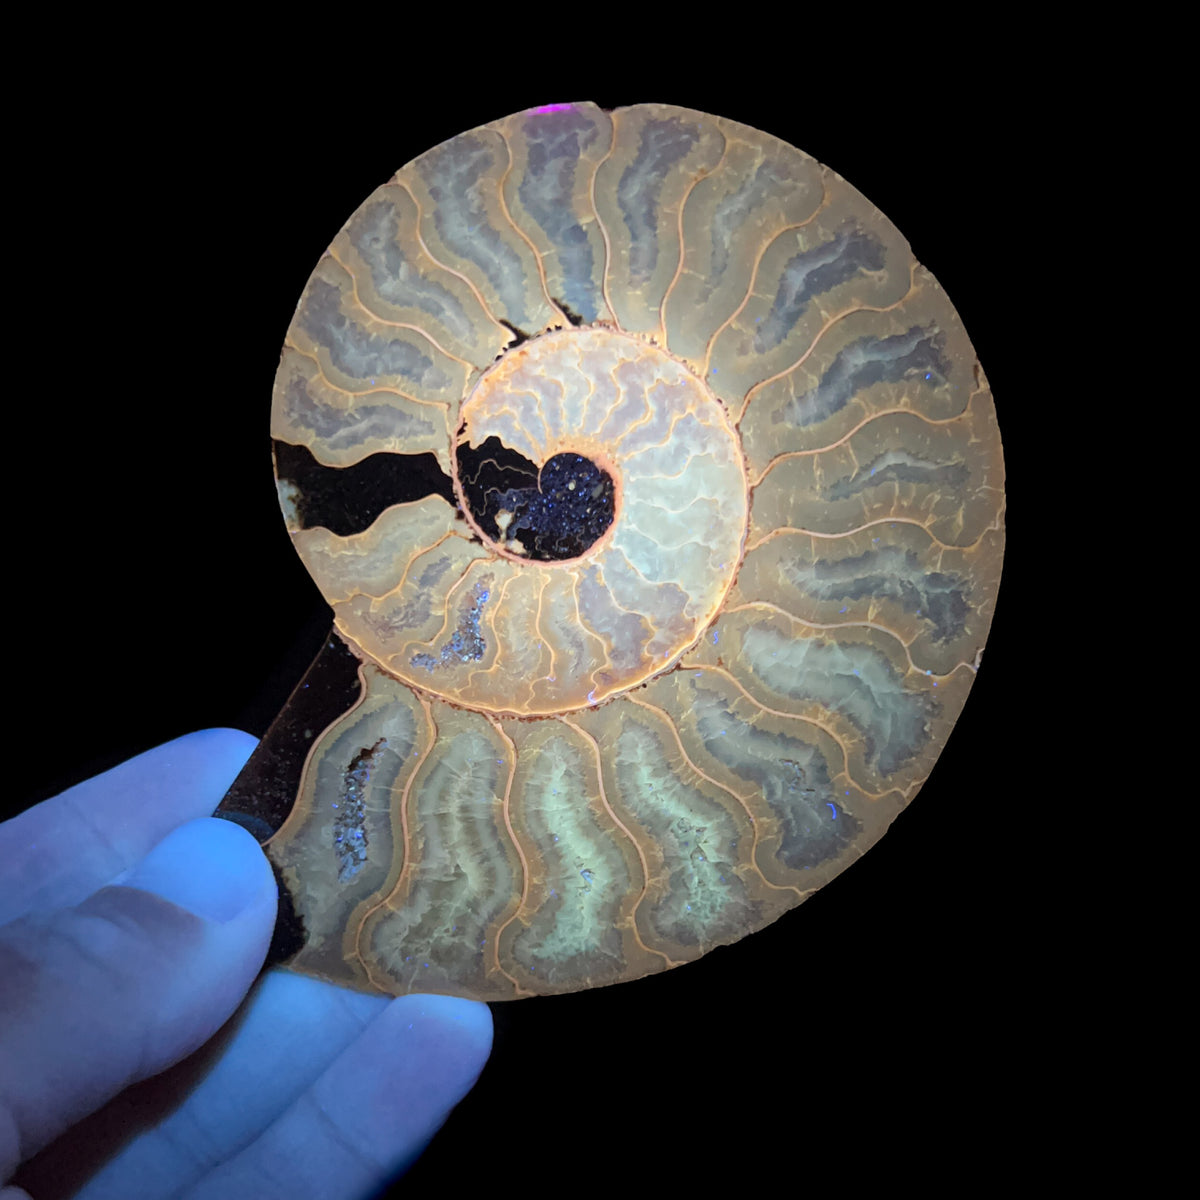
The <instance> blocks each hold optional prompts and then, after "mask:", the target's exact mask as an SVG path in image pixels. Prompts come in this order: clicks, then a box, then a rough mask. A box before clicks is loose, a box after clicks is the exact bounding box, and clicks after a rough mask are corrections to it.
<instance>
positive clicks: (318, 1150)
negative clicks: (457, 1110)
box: [186, 996, 492, 1200]
mask: <svg viewBox="0 0 1200 1200" xmlns="http://www.w3.org/2000/svg"><path fill="white" fill-rule="evenodd" d="M491 1045H492V1017H491V1013H490V1012H489V1011H488V1008H487V1005H485V1004H480V1003H478V1002H477V1001H472V1000H460V999H457V998H456V997H452V996H401V997H400V998H399V999H398V1000H394V1001H392V1003H391V1004H389V1005H388V1007H387V1008H386V1009H384V1011H383V1012H382V1013H381V1014H380V1015H379V1016H378V1017H377V1018H376V1019H375V1020H374V1021H372V1022H371V1024H370V1025H369V1026H368V1027H367V1029H366V1030H365V1031H364V1032H363V1033H362V1035H361V1036H360V1037H358V1038H357V1039H356V1040H355V1041H354V1042H353V1043H352V1044H351V1045H350V1046H349V1047H348V1048H347V1049H346V1051H345V1052H344V1053H343V1054H341V1055H340V1056H339V1057H338V1058H337V1059H336V1060H335V1061H334V1062H333V1064H332V1065H331V1066H330V1067H329V1068H328V1069H327V1070H326V1071H325V1072H324V1073H323V1074H322V1075H321V1077H320V1078H319V1079H318V1080H317V1081H316V1082H315V1083H314V1084H313V1086H312V1087H310V1088H308V1089H307V1090H306V1091H305V1092H303V1093H302V1094H301V1095H300V1096H299V1098H298V1099H297V1100H296V1101H295V1103H293V1104H292V1105H291V1107H290V1108H288V1109H287V1111H286V1112H285V1113H284V1114H283V1115H282V1116H281V1117H280V1118H279V1119H278V1120H277V1121H275V1122H274V1124H272V1125H271V1126H270V1128H269V1129H267V1130H266V1132H265V1133H263V1134H262V1136H261V1137H259V1138H258V1139H257V1140H256V1141H254V1142H253V1143H252V1144H251V1145H250V1146H248V1147H247V1148H246V1149H245V1150H243V1151H242V1152H241V1153H240V1154H238V1155H237V1156H236V1157H235V1158H233V1159H231V1160H230V1161H229V1162H227V1163H226V1164H225V1165H224V1166H222V1167H219V1168H218V1169H217V1170H215V1171H214V1172H212V1173H211V1174H210V1175H208V1176H207V1177H206V1178H205V1179H204V1180H203V1181H202V1182H201V1183H199V1184H197V1186H196V1187H195V1188H194V1189H192V1190H191V1191H190V1192H188V1193H186V1195H187V1197H188V1200H229V1198H230V1197H250V1196H253V1197H256V1198H261V1200H276V1198H278V1200H310V1198H311V1200H356V1198H357V1197H360V1196H364V1195H368V1194H370V1193H371V1192H372V1191H373V1190H374V1189H375V1188H377V1187H378V1186H379V1185H380V1184H381V1183H382V1182H384V1181H385V1180H386V1179H388V1178H390V1177H392V1176H394V1175H395V1174H397V1173H398V1172H399V1171H402V1170H403V1169H404V1168H405V1167H407V1166H409V1165H411V1163H412V1162H413V1161H414V1160H415V1159H416V1158H417V1156H418V1155H419V1154H420V1153H421V1151H422V1150H423V1149H424V1148H425V1147H426V1145H428V1143H429V1140H430V1139H431V1138H432V1137H433V1135H434V1134H435V1133H436V1132H437V1131H438V1129H439V1128H441V1126H442V1123H443V1122H444V1121H445V1119H446V1117H447V1116H449V1114H450V1110H451V1109H452V1108H453V1107H454V1106H455V1105H456V1104H457V1103H458V1102H459V1101H460V1100H461V1099H462V1098H463V1096H465V1095H466V1094H467V1092H468V1091H469V1090H470V1088H471V1085H472V1084H473V1083H474V1082H475V1080H476V1079H477V1078H478V1076H479V1073H480V1071H482V1070H483V1067H484V1064H485V1063H486V1062H487V1057H488V1054H489V1052H490V1050H491Z"/></svg>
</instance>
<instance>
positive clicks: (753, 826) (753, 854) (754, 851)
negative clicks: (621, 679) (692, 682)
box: [625, 695, 805, 899]
mask: <svg viewBox="0 0 1200 1200" xmlns="http://www.w3.org/2000/svg"><path fill="white" fill-rule="evenodd" d="M625 699H627V700H629V701H631V702H632V703H634V704H636V705H637V706H638V707H639V708H644V709H646V711H647V712H651V713H654V714H655V715H656V716H657V717H658V718H659V719H660V720H661V721H662V722H663V723H664V724H665V725H666V726H667V728H668V729H670V731H671V734H672V736H673V737H674V739H675V745H676V746H677V747H678V748H679V753H680V755H681V756H682V758H683V761H684V762H685V763H687V765H688V767H689V769H690V770H692V771H694V772H695V773H696V775H697V776H699V778H701V779H703V780H705V781H707V782H708V783H710V784H712V786H713V787H715V788H719V789H720V790H721V791H723V792H725V793H726V794H727V795H730V796H732V797H733V798H734V799H735V800H736V801H737V802H738V804H739V806H740V807H741V809H742V811H743V812H744V813H745V814H746V819H747V820H748V821H749V822H750V830H751V833H752V835H753V841H752V842H751V845H750V865H751V866H752V867H753V868H754V871H755V873H756V874H757V875H758V877H759V879H761V880H762V881H763V883H764V884H765V885H766V886H767V887H769V888H772V889H773V890H775V891H780V892H795V893H796V895H797V896H799V897H800V898H801V899H803V898H804V895H805V893H804V892H803V891H802V890H801V889H800V888H798V887H795V886H793V885H792V884H790V883H784V884H780V883H772V882H771V881H770V880H769V879H768V878H767V877H766V876H765V875H764V874H763V871H762V868H761V867H760V866H759V865H758V839H759V822H758V821H757V820H756V819H755V816H754V813H753V812H751V811H750V806H749V804H747V803H746V797H744V796H742V795H739V793H737V792H735V791H734V790H733V789H732V788H730V787H727V786H726V785H725V784H723V783H721V782H720V781H718V780H716V779H714V778H713V777H712V776H711V775H709V774H708V773H707V772H705V771H702V770H701V769H700V768H699V767H698V766H696V764H695V763H694V762H693V761H692V758H691V755H690V754H688V752H687V750H686V749H685V748H684V745H683V739H682V738H681V737H680V735H679V730H678V728H677V727H676V725H675V722H674V721H673V720H672V719H671V717H670V714H668V713H667V712H666V711H665V710H664V709H661V708H659V707H658V705H657V704H650V703H648V702H647V701H645V700H639V699H637V697H636V696H633V695H629V696H626V697H625Z"/></svg>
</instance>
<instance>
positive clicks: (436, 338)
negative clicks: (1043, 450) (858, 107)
mask: <svg viewBox="0 0 1200 1200" xmlns="http://www.w3.org/2000/svg"><path fill="white" fill-rule="evenodd" d="M273 436H274V437H275V439H276V451H277V452H276V464H277V473H278V476H279V485H280V496H281V499H282V503H283V507H284V511H285V514H286V517H287V521H288V527H289V529H290V530H291V533H292V536H293V539H294V541H295V545H296V548H297V550H298V551H299V553H300V555H301V557H302V558H303V560H304V562H305V564H306V565H307V567H308V569H309V571H310V572H311V573H312V576H313V578H314V579H315V580H316V582H317V584H318V586H319V588H320V589H321V592H322V593H323V595H324V596H325V598H326V599H327V600H328V602H329V604H330V605H331V606H332V608H333V613H334V626H335V634H334V635H333V638H332V640H331V643H330V646H331V650H330V653H331V654H333V653H340V654H342V655H343V657H346V658H347V660H348V661H349V659H348V656H347V652H346V649H345V648H348V651H349V654H350V655H353V662H354V665H355V666H356V667H357V679H356V680H354V681H353V686H352V687H350V688H349V689H348V690H347V691H346V693H345V700H344V701H343V704H344V705H345V706H346V711H345V712H344V715H341V716H339V717H338V718H337V719H336V720H334V721H333V722H332V724H329V725H328V727H327V728H325V729H324V730H323V731H321V729H319V728H313V729H311V730H307V731H306V732H307V733H309V734H311V735H312V736H311V741H310V742H308V744H307V759H306V761H305V764H304V769H303V774H302V779H301V782H300V786H299V790H298V795H297V796H296V800H295V804H294V806H293V807H292V809H291V812H290V814H289V815H288V817H287V819H286V821H284V823H283V824H282V826H281V827H280V828H279V829H278V831H277V832H275V833H274V834H273V836H271V837H270V839H269V841H268V851H269V854H270V856H271V858H272V859H273V861H274V862H275V863H276V865H277V867H278V869H279V871H280V874H281V877H282V879H283V882H284V883H285V884H286V887H287V890H288V892H289V893H290V895H291V899H292V902H293V904H294V906H295V909H296V914H297V916H298V918H299V922H300V926H301V927H302V931H303V946H302V948H301V949H300V950H299V952H298V953H297V954H296V955H295V957H294V958H293V959H292V963H291V965H292V966H293V967H294V968H295V969H297V970H301V971H306V972H310V973H312V974H315V975H319V976H322V977H325V978H328V979H332V980H336V981H339V982H344V983H347V984H350V985H352V986H357V987H363V988H373V989H378V990H380V991H384V992H395V993H400V992H406V991H434V992H449V993H455V994H459V995H464V996H472V997H476V998H480V999H488V1000H498V999H510V998H514V997H520V996H528V995H534V994H545V993H554V992H565V991H573V990H576V989H580V988H585V987H593V986H597V985H601V984H609V983H616V982H619V981H621V980H629V979H635V978H638V977H639V976H643V975H646V974H648V973H651V972H655V971H661V970H664V969H665V968H667V967H672V966H676V965H678V964H680V963H683V962H687V961H688V960H690V959H694V958H697V957H698V956H700V955H702V954H704V953H705V952H706V951H707V950H709V949H711V948H712V947H713V946H715V945H718V944H721V943H725V942H730V941H733V940H735V939H737V938H740V937H742V936H744V935H745V934H747V933H751V932H753V931H754V930H756V929H759V928H761V927H762V926H764V925H766V924H767V923H768V922H770V921H773V920H774V919H775V918H776V917H778V916H779V915H780V914H781V913H782V912H784V911H785V910H786V909H788V908H790V907H792V906H793V905H795V904H798V903H799V902H800V901H801V900H803V899H804V898H805V897H806V896H808V895H809V894H810V893H811V892H813V891H815V890H816V889H817V888H819V887H820V886H821V885H822V884H823V883H825V882H826V881H827V880H829V879H830V878H831V877H832V876H834V875H836V874H837V873H838V872H839V871H841V870H842V869H843V868H845V867H846V866H847V865H849V864H850V863H851V862H853V861H854V860H855V859H857V858H858V857H859V856H860V855H861V854H862V853H863V852H864V851H865V850H866V849H867V848H868V847H869V846H871V845H872V843H874V842H875V841H876V840H877V839H878V838H879V837H880V836H881V835H882V834H883V832H884V830H885V829H886V828H887V826H888V824H889V823H890V822H891V820H892V819H893V818H894V817H895V816H896V814H897V813H898V812H899V811H900V810H901V809H902V808H903V807H904V805H905V804H906V803H907V802H908V801H909V800H910V799H911V798H912V796H913V795H914V794H915V793H916V792H917V790H918V789H919V788H920V786H921V783H922V781H923V780H924V779H925V777H926V776H927V775H928V773H929V771H930V768H931V767H932V765H933V763H934V760H935V759H936V757H937V755H938V752H939V750H940V748H941V747H942V745H943V744H944V742H945V740H946V738H947V736H948V734H949V732H950V729H951V727H952V725H953V723H954V721H955V719H956V717H957V716H958V713H959V711H960V710H961V708H962V705H963V702H964V700H965V698H966V695H967V691H968V689H969V688H970V686H971V682H972V680H973V679H974V677H975V673H976V670H977V667H978V664H979V659H980V654H981V651H982V648H983V645H984V641H985V639H986V637H987V633H988V626H989V624H990V621H991V616H992V609H993V603H994V600H995V596H996V590H997V587H998V583H999V575H1000V565H1001V557H1002V550H1003V539H1004V534H1003V512H1004V469H1003V461H1002V457H1001V447H1000V437H999V433H998V430H997V426H996V417H995V411H994V408H993V404H992V398H991V394H990V392H989V390H988V386H987V382H986V380H985V378H984V375H983V371H982V369H981V368H980V365H979V363H978V361H977V359H976V356H975V353H974V351H973V349H972V347H971V343H970V342H969V340H968V339H967V336H966V333H965V332H964V330H963V328H962V325H961V323H960V321H959V319H958V316H957V315H956V313H955V311H954V309H953V307H952V306H951V304H950V302H949V300H948V299H947V297H946V295H945V294H944V292H943V291H942V289H941V288H940V287H939V286H938V283H937V281H936V280H935V279H934V278H933V276H932V275H930V274H929V272H928V271H926V270H925V269H924V268H922V267H921V266H919V265H918V264H917V263H916V262H915V261H914V260H913V257H912V254H911V252H910V250H909V248H908V245H907V244H906V242H905V240H904V238H903V237H902V236H901V234H900V233H899V231H897V230H896V229H895V228H894V227H893V226H892V224H891V223H890V222H889V221H888V220H887V218H886V217H884V216H883V214H882V213H880V212H879V211H878V210H877V209H875V208H874V207H873V206H872V205H871V204H870V203H869V201H867V200H866V199H864V198H863V197H862V196H861V195H860V194H859V193H858V192H856V191H855V190H854V188H852V187H851V186H849V185H848V184H847V183H846V182H845V181H843V180H842V179H841V178H839V177H838V176H837V175H836V174H834V173H833V172H832V171H830V170H828V169H827V168H825V167H822V166H821V165H820V164H818V163H816V162H814V161H813V160H812V159H811V158H809V157H807V156H806V155H804V154H802V153H801V152H800V151H798V150H796V149H793V148H792V147H791V146H789V145H786V144H785V143H783V142H781V141H779V140H777V139H775V138H773V137H771V136H769V135H767V134H764V133H760V132H758V131H757V130H754V129H750V128H748V127H746V126H744V125H739V124H736V123H734V122H731V121H726V120H723V119H721V118H718V117H712V116H707V115H705V114H703V113H698V112H692V111H689V110H686V109H680V108H671V107H666V106H661V105H639V106H635V107H632V108H626V109H620V110H618V111H616V112H613V113H605V112H603V111H601V110H600V109H599V108H597V107H596V106H594V105H591V104H563V105H551V106H547V107H545V108H539V109H534V110H531V111H528V112H523V113H518V114H516V115H514V116H511V117H507V118H505V119H504V120H501V121H496V122H493V123H492V124H490V125H486V126H482V127H480V128H478V129H475V130H472V131H471V132H469V133H464V134H461V135H460V136H458V137H455V138H452V139H451V140H450V141H448V142H446V143H444V144H443V145H441V146H438V147H436V148H435V149H433V150H430V151H429V152H428V153H426V154H423V155H422V156H421V157H419V158H417V159H416V160H415V161H413V162H411V163H409V164H408V165H407V166H406V167H404V168H403V169H402V170H401V171H399V173H398V174H397V175H396V176H395V178H394V179H392V180H391V181H389V182H388V183H387V184H385V185H384V186H383V187H381V188H379V189H378V190H377V191H376V192H374V193H373V194H372V195H371V196H370V197H368V199H367V200H366V202H365V203H364V204H363V205H362V207H361V208H359V209H358V211H357V212H356V213H354V215H353V216H352V217H351V218H350V220H349V221H348V222H347V223H346V225H345V227H344V228H343V229H342V230H341V232H340V233H339V234H338V235H337V237H336V238H335V239H334V241H333V244H332V245H331V246H330V248H329V251H328V253H327V254H326V255H325V256H324V257H323V258H322V260H321V261H320V263H319V264H318V265H317V268H316V270H315V271H314V272H313V275H312V277H311V279H310V280H309V283H308V285H307V287H306V288H305V290H304V293H303V295H302V296H301V299H300V303H299V305H298V307H297V310H296V315H295V318H294V320H293V321H292V324H291V327H290V329H289V331H288V335H287V340H286V344H285V347H284V350H283V356H282V361H281V363H280V366H279V373H278V377H277V380H276V388H275V402H274V416H273ZM319 664H320V660H318V666H319ZM314 669H315V668H314ZM311 686H313V687H317V686H318V684H317V683H316V682H314V683H312V685H311ZM304 703H306V701H305V699H304V697H303V696H300V695H299V694H298V697H297V699H296V700H295V701H294V704H295V705H297V706H299V707H300V708H303V705H304ZM301 724H303V722H301ZM269 742H270V737H269V738H268V743H269ZM268 751H269V747H268Z"/></svg>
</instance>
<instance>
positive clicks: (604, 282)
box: [588, 113, 621, 329]
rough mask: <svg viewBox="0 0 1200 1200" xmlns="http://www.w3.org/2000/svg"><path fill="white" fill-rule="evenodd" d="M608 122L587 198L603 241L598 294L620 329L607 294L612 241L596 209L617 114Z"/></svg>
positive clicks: (613, 145) (614, 139)
mask: <svg viewBox="0 0 1200 1200" xmlns="http://www.w3.org/2000/svg"><path fill="white" fill-rule="evenodd" d="M609 121H610V123H611V125H612V140H611V141H610V142H609V143H608V152H607V153H606V154H605V155H604V157H603V158H602V159H600V161H599V162H598V163H596V169H595V170H594V171H593V172H592V181H591V186H590V187H589V188H588V198H589V199H590V200H591V202H592V213H593V215H594V216H595V218H596V225H597V227H598V228H599V230H600V236H601V237H602V238H603V239H604V269H603V270H602V271H601V273H600V294H601V295H602V296H603V297H604V304H605V307H606V308H607V309H608V311H609V315H610V316H611V317H612V321H613V326H614V327H615V328H617V329H620V328H621V322H620V320H619V319H618V317H617V310H616V309H615V308H614V307H613V302H612V299H611V298H610V296H609V294H608V268H609V265H610V264H611V263H612V239H611V238H610V237H609V236H608V229H607V228H606V227H605V224H604V218H603V217H602V216H601V215H600V210H599V209H598V208H597V207H596V176H597V175H599V174H600V168H601V167H602V166H604V164H605V163H606V162H608V160H609V159H610V158H612V154H613V151H614V150H615V149H616V148H617V114H616V113H613V114H612V115H611V116H610V117H609Z"/></svg>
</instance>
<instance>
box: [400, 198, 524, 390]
mask: <svg viewBox="0 0 1200 1200" xmlns="http://www.w3.org/2000/svg"><path fill="white" fill-rule="evenodd" d="M395 185H396V187H398V188H400V189H401V190H402V191H405V192H407V193H408V196H409V199H410V200H411V201H412V202H413V206H414V207H415V208H416V210H417V219H416V221H415V222H414V223H413V229H414V231H415V233H416V235H417V244H418V245H419V246H420V247H421V251H422V253H424V254H425V256H426V257H427V258H428V259H429V261H430V262H431V263H433V265H434V266H435V267H437V268H438V269H439V270H441V271H445V272H446V274H447V275H453V276H454V278H455V279H461V280H462V282H463V283H464V284H465V285H466V286H467V287H468V288H469V289H470V290H471V294H472V295H473V296H474V297H475V299H476V300H477V301H478V302H479V307H480V308H481V309H482V310H483V315H484V316H485V317H487V319H488V320H489V321H491V323H492V324H493V325H495V327H496V330H497V332H499V334H500V335H501V344H504V343H506V342H509V341H511V340H512V330H511V329H508V328H507V327H506V326H504V325H501V324H500V322H499V321H498V320H496V317H495V315H494V314H493V313H492V310H491V308H489V307H488V303H487V301H486V300H485V299H484V298H483V293H482V292H481V291H480V290H479V289H478V288H477V287H476V286H475V284H474V283H472V282H471V280H470V279H469V278H468V277H467V276H466V275H464V274H463V273H462V272H461V271H456V270H455V269H454V268H453V267H452V266H450V265H449V264H447V263H444V262H442V260H441V259H440V258H438V257H437V255H435V254H434V253H433V251H432V250H430V249H429V247H428V246H427V245H426V244H425V238H424V237H423V236H422V234H421V220H422V213H421V202H420V200H418V199H417V197H416V194H415V193H414V192H413V190H412V188H410V187H409V186H408V184H407V183H406V182H405V181H404V180H402V179H401V178H400V176H399V175H397V176H396V179H395ZM478 365H479V366H481V367H483V366H486V365H487V364H486V363H479V364H478Z"/></svg>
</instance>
